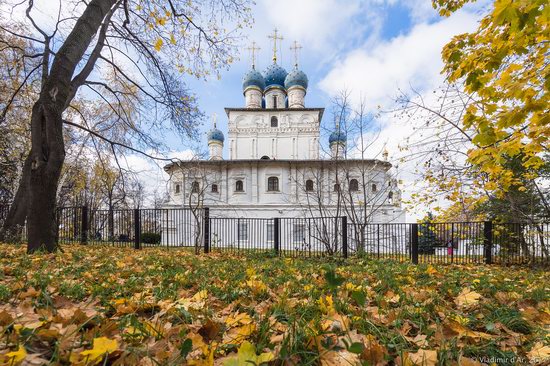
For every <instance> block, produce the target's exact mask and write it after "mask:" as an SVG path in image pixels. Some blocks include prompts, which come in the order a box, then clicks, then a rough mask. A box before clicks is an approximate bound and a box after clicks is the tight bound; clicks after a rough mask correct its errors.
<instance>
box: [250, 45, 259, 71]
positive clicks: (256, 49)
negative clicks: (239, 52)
mask: <svg viewBox="0 0 550 366" xmlns="http://www.w3.org/2000/svg"><path fill="white" fill-rule="evenodd" d="M246 49H247V50H248V51H250V55H251V57H252V68H253V69H255V68H256V51H259V50H260V49H261V48H260V47H256V42H252V45H251V46H250V47H247V48H246Z"/></svg>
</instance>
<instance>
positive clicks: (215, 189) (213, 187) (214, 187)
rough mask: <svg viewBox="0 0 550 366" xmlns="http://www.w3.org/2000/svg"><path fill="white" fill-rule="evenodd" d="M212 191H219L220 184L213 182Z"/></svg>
mask: <svg viewBox="0 0 550 366" xmlns="http://www.w3.org/2000/svg"><path fill="white" fill-rule="evenodd" d="M212 193H218V185H217V184H212Z"/></svg>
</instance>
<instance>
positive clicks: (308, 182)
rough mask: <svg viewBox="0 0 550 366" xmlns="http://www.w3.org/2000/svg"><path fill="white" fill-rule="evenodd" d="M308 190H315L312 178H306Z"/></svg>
mask: <svg viewBox="0 0 550 366" xmlns="http://www.w3.org/2000/svg"><path fill="white" fill-rule="evenodd" d="M306 192H313V181H312V180H311V179H308V180H306Z"/></svg>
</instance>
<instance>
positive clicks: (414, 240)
mask: <svg viewBox="0 0 550 366" xmlns="http://www.w3.org/2000/svg"><path fill="white" fill-rule="evenodd" d="M411 259H412V262H413V264H418V224H411Z"/></svg>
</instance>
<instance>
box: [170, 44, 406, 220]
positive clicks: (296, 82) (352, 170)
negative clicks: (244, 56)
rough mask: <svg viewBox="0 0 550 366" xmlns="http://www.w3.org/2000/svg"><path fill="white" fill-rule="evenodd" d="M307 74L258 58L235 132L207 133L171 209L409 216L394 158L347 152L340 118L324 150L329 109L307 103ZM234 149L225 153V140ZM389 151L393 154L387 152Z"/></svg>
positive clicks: (174, 174)
mask: <svg viewBox="0 0 550 366" xmlns="http://www.w3.org/2000/svg"><path fill="white" fill-rule="evenodd" d="M307 88H308V78H307V75H306V74H305V73H304V72H303V71H301V70H300V69H299V68H298V65H297V63H296V65H295V66H294V68H293V70H291V71H290V72H287V71H286V70H285V69H284V68H283V67H282V66H280V65H279V64H278V63H277V58H276V55H275V54H274V56H273V62H272V63H271V64H270V65H269V66H268V67H267V68H266V69H265V71H264V72H263V73H260V72H259V71H257V70H256V68H255V65H254V62H253V64H252V67H251V69H250V70H249V71H248V72H247V73H246V74H245V75H244V78H243V84H242V91H243V96H244V106H243V107H237V108H226V109H225V112H226V116H227V123H228V135H227V137H226V136H224V134H223V133H222V131H220V130H219V129H218V128H217V126H216V124H214V126H213V128H212V129H211V130H210V131H209V133H208V150H209V157H208V159H202V160H201V159H193V160H187V161H178V162H175V163H171V164H169V165H167V166H166V167H165V171H166V172H167V173H168V174H169V175H170V195H169V197H170V198H169V202H168V203H167V207H209V208H210V210H211V213H210V214H211V216H213V217H249V218H274V217H296V218H298V217H318V216H344V215H346V216H349V217H350V219H351V218H353V219H354V220H363V221H365V222H369V223H385V222H404V221H405V211H404V209H403V208H402V207H401V192H400V190H399V187H398V186H397V180H396V179H395V177H393V176H392V174H391V173H390V172H391V168H392V165H391V163H389V162H388V161H386V160H387V159H383V160H377V159H351V158H347V138H348V137H347V135H346V133H345V132H344V131H343V130H341V129H340V126H339V125H338V124H337V125H336V126H335V129H334V132H333V133H332V134H331V135H330V137H329V141H328V142H329V147H330V154H328V155H330V156H326V155H327V154H323V156H322V154H321V143H322V142H321V139H320V135H321V134H320V126H321V121H322V119H323V114H324V108H311V107H309V106H307V105H306V95H307ZM225 145H227V150H228V154H227V157H224V155H223V151H224V146H225ZM386 156H387V155H386Z"/></svg>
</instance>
